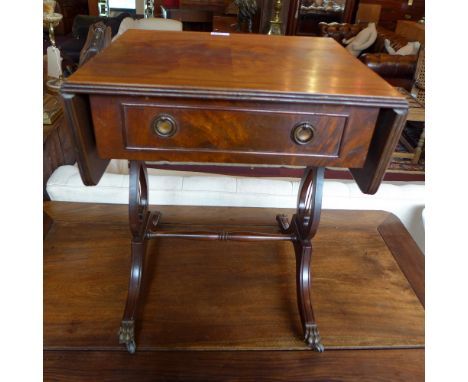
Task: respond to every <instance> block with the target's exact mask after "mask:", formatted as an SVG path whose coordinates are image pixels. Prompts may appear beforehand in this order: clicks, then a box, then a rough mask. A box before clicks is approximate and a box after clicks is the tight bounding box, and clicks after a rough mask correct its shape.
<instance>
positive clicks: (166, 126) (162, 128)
mask: <svg viewBox="0 0 468 382" xmlns="http://www.w3.org/2000/svg"><path fill="white" fill-rule="evenodd" d="M151 126H152V129H153V131H154V132H155V133H156V134H157V135H159V136H160V137H165V138H168V137H172V136H173V135H174V134H175V133H176V132H177V122H176V121H175V119H174V118H173V117H172V116H170V115H168V114H159V115H158V116H157V117H156V118H155V119H154V120H153V122H152V123H151Z"/></svg>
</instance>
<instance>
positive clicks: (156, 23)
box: [112, 17, 182, 41]
mask: <svg viewBox="0 0 468 382" xmlns="http://www.w3.org/2000/svg"><path fill="white" fill-rule="evenodd" d="M128 29H150V30H159V31H181V30H182V23H181V22H180V21H177V20H171V19H163V18H156V17H152V18H149V19H141V20H134V19H132V18H131V17H127V18H125V19H123V20H122V22H121V23H120V27H119V31H118V33H117V35H116V36H115V37H114V38H113V39H112V41H114V40H115V39H117V38H118V37H119V36H120V35H122V34H123V33H124V32H125V31H126V30H128Z"/></svg>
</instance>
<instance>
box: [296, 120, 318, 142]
mask: <svg viewBox="0 0 468 382" xmlns="http://www.w3.org/2000/svg"><path fill="white" fill-rule="evenodd" d="M314 135H315V129H314V127H313V126H312V125H311V124H310V123H309V122H301V123H299V124H297V125H296V126H294V128H293V130H292V139H293V141H294V142H296V143H297V144H298V145H305V144H307V143H309V142H310V141H311V140H312V138H314Z"/></svg>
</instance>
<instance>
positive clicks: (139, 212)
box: [119, 161, 324, 353]
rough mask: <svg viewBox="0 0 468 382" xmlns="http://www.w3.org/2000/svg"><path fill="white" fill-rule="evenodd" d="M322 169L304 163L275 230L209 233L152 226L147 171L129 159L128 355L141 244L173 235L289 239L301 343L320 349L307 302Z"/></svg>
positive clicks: (124, 338)
mask: <svg viewBox="0 0 468 382" xmlns="http://www.w3.org/2000/svg"><path fill="white" fill-rule="evenodd" d="M323 175H324V169H323V168H315V167H308V168H306V170H305V172H304V176H303V177H302V180H301V185H300V187H299V195H298V201H297V210H296V213H295V214H294V215H293V217H292V219H291V223H289V220H288V218H287V217H286V216H285V215H278V216H277V217H276V219H277V221H278V223H279V226H280V231H281V233H280V234H271V233H262V232H226V231H222V232H211V231H180V230H175V231H174V230H161V229H158V225H159V221H160V217H161V214H160V213H159V212H150V211H148V175H147V171H146V165H145V163H144V162H142V161H130V197H129V220H130V231H131V233H132V243H131V252H132V260H131V270H130V281H129V286H128V295H127V303H126V305H125V311H124V314H123V318H122V323H121V326H120V331H119V343H121V344H125V345H126V347H127V350H128V351H129V352H130V353H134V352H135V351H136V342H135V321H136V314H137V308H138V302H139V297H140V289H141V283H142V276H143V266H144V260H145V252H146V246H147V242H148V240H149V239H156V238H159V237H179V238H185V239H202V240H237V241H259V240H276V241H278V240H281V241H284V240H286V241H292V243H293V245H294V251H295V255H296V289H297V303H298V307H299V313H300V316H301V323H302V327H303V331H304V341H305V342H306V344H307V345H308V346H309V347H310V348H311V349H313V350H316V351H318V352H322V351H323V350H324V348H323V345H322V344H321V339H320V335H319V332H318V329H317V324H316V323H315V317H314V312H313V309H312V302H311V293H310V291H311V276H310V274H311V272H310V268H311V258H312V243H311V240H312V238H313V237H314V235H315V233H316V231H317V227H318V224H319V221H320V211H321V204H322V189H323Z"/></svg>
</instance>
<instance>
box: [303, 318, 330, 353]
mask: <svg viewBox="0 0 468 382" xmlns="http://www.w3.org/2000/svg"><path fill="white" fill-rule="evenodd" d="M321 340H322V339H321V338H320V334H319V331H318V329H317V325H316V324H308V325H306V332H305V338H304V341H305V343H306V344H307V346H309V347H310V348H311V349H312V350H315V351H316V352H319V353H322V352H323V351H324V350H325V348H324V347H323V345H322V343H321Z"/></svg>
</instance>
